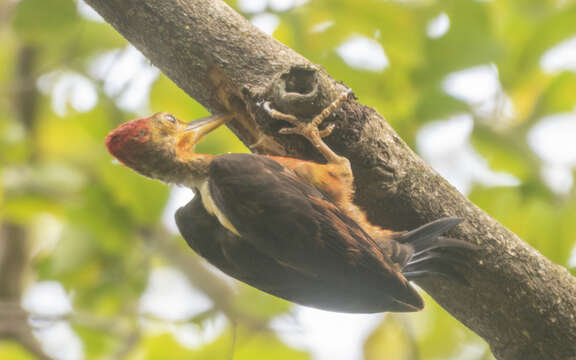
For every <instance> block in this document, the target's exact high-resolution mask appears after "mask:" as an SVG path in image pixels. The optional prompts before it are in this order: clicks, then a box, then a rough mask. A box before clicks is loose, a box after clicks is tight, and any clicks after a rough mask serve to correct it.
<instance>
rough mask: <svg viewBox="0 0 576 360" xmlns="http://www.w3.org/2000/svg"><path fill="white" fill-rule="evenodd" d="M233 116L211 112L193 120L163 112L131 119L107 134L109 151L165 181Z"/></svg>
mask: <svg viewBox="0 0 576 360" xmlns="http://www.w3.org/2000/svg"><path fill="white" fill-rule="evenodd" d="M228 120H230V117H226V116H209V117H206V118H202V119H198V120H195V121H192V122H185V121H182V120H179V119H177V118H176V117H175V116H173V115H172V114H169V113H165V112H160V113H156V114H154V115H152V116H150V117H146V118H141V119H136V120H132V121H128V122H126V123H124V124H122V125H120V126H118V127H117V128H116V129H114V130H113V131H112V132H110V134H108V136H107V137H106V146H107V147H108V151H109V152H110V153H111V154H112V155H113V156H114V157H115V158H116V159H118V160H119V161H120V162H121V163H123V164H124V165H126V166H128V167H129V168H131V169H133V170H135V171H137V172H139V173H140V174H142V175H144V176H148V177H151V178H156V179H160V180H164V181H170V179H165V177H166V175H170V174H169V173H170V172H173V171H176V170H177V168H178V166H179V164H180V163H181V162H182V160H185V159H186V158H190V157H193V156H194V155H195V153H194V146H195V145H196V144H197V143H198V142H199V141H200V140H201V139H202V138H203V137H204V135H206V134H208V133H209V132H211V131H212V130H214V129H216V128H217V127H219V126H220V125H222V124H224V123H226V122H227V121H228Z"/></svg>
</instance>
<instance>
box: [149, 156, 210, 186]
mask: <svg viewBox="0 0 576 360" xmlns="http://www.w3.org/2000/svg"><path fill="white" fill-rule="evenodd" d="M212 159H214V156H213V155H208V154H196V153H193V154H187V155H186V156H182V157H178V156H176V157H175V158H174V160H173V162H172V164H170V169H169V170H168V171H165V172H164V174H163V176H162V177H163V178H161V179H160V180H162V181H164V182H168V183H172V184H177V185H183V186H187V187H190V188H198V187H199V186H200V185H201V184H202V183H203V182H205V181H206V179H207V178H208V168H209V166H210V163H211V162H212Z"/></svg>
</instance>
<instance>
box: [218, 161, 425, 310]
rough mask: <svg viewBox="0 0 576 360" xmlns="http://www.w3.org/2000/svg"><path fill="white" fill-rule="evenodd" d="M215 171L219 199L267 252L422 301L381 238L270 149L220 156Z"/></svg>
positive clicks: (384, 298) (338, 282)
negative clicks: (271, 154)
mask: <svg viewBox="0 0 576 360" xmlns="http://www.w3.org/2000/svg"><path fill="white" fill-rule="evenodd" d="M209 178H210V183H209V186H210V194H211V197H212V199H213V201H214V204H215V205H216V206H217V207H218V208H219V209H220V211H221V213H222V214H224V215H225V216H226V218H227V219H228V220H229V221H230V222H231V223H232V225H233V226H234V227H235V228H236V229H237V230H238V232H239V234H240V237H241V238H242V239H243V240H244V241H246V242H248V243H250V244H251V245H252V246H253V247H254V248H255V249H257V250H258V251H259V252H261V253H262V254H264V255H266V256H268V257H270V258H272V259H274V260H275V261H277V262H278V263H281V264H282V265H283V266H286V267H289V268H291V269H293V270H294V271H297V272H300V273H301V274H302V275H303V276H306V277H308V278H316V279H322V280H323V281H326V282H328V283H331V284H333V285H334V286H335V287H341V288H342V290H343V291H346V289H348V290H349V291H350V292H351V293H354V292H357V293H358V296H363V297H376V298H378V299H379V301H380V302H381V303H382V302H387V303H391V302H394V303H396V304H401V305H394V306H396V308H397V309H396V311H408V310H407V309H408V308H410V307H411V308H412V310H414V309H418V308H421V307H422V305H423V304H422V301H421V299H420V297H419V296H418V295H417V294H416V292H415V291H414V290H413V288H412V287H410V285H409V284H408V282H407V280H406V279H405V278H404V277H403V276H402V275H401V273H400V272H399V270H400V269H399V267H396V266H395V265H394V264H392V263H391V262H390V261H389V259H386V258H385V257H384V255H383V254H382V252H381V249H380V248H379V246H378V245H377V244H376V243H375V242H374V240H372V239H371V238H370V236H369V235H367V234H366V232H365V231H364V230H363V229H362V228H361V227H360V226H359V225H358V224H357V223H356V222H355V221H353V220H352V219H350V218H349V217H348V216H346V215H345V214H344V213H343V212H342V211H341V210H340V209H339V208H338V207H337V206H335V204H334V203H333V202H332V201H331V200H330V199H329V198H327V197H326V196H325V195H324V194H323V193H321V192H320V191H319V190H318V189H316V188H315V187H313V186H311V185H310V184H307V183H305V182H302V181H300V180H299V179H298V178H297V177H296V176H295V175H294V174H293V173H292V171H291V170H289V169H287V168H285V167H283V166H282V165H281V164H279V163H277V162H276V161H274V160H272V159H269V158H267V157H264V156H258V155H252V154H228V155H221V156H218V157H217V158H215V159H214V160H213V161H212V163H211V165H210V170H209ZM360 293H362V294H360ZM394 306H392V305H390V307H394ZM400 307H402V308H403V310H398V308H400ZM388 310H392V309H388Z"/></svg>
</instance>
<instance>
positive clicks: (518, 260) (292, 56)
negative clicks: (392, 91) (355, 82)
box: [87, 0, 576, 360]
mask: <svg viewBox="0 0 576 360" xmlns="http://www.w3.org/2000/svg"><path fill="white" fill-rule="evenodd" d="M87 2H88V3H89V4H90V5H91V6H93V7H94V8H95V9H96V10H97V11H98V12H99V13H100V14H101V15H102V16H103V17H104V18H105V19H106V21H108V22H109V23H110V24H112V26H114V27H115V28H116V29H117V30H118V31H119V32H120V33H121V34H122V35H123V36H124V37H126V39H128V41H130V42H131V43H132V44H133V45H134V46H135V47H136V48H138V49H139V50H140V51H141V52H142V53H143V54H144V55H145V56H146V57H148V58H149V59H150V60H151V61H152V63H153V64H154V65H156V66H157V67H158V68H160V69H161V70H162V71H163V72H164V73H165V74H166V75H168V76H169V77H170V78H171V79H172V80H173V81H174V82H175V83H176V84H178V85H179V86H180V87H181V88H182V89H183V90H184V91H186V92H187V93H188V94H189V95H190V96H191V97H193V98H194V99H196V100H197V101H198V102H200V103H201V104H202V105H203V106H205V107H206V108H207V109H209V110H210V111H212V112H213V113H219V112H233V113H235V114H236V115H237V119H236V120H235V121H234V122H232V123H231V124H230V127H231V128H232V130H233V131H234V132H235V133H236V134H237V135H238V136H239V137H240V139H241V140H242V141H244V142H245V143H246V144H248V145H250V144H254V143H257V145H256V146H254V150H256V151H258V152H261V153H277V154H278V153H285V154H288V155H290V156H295V157H300V158H304V159H312V160H319V159H320V157H319V156H318V154H316V153H315V152H314V150H313V149H311V148H310V147H309V146H308V145H307V144H306V142H305V141H303V140H301V139H299V138H298V137H296V136H281V135H278V134H277V129H278V128H279V127H280V126H281V125H282V124H279V123H278V122H275V121H272V120H269V119H267V118H266V117H264V116H263V114H262V111H261V110H260V109H259V107H258V106H257V102H258V101H260V100H262V99H267V100H272V102H273V104H274V105H275V106H276V107H278V108H280V109H281V110H284V111H287V112H293V113H294V112H296V111H295V110H294V109H300V111H299V113H298V115H300V116H302V117H308V116H310V115H311V114H314V113H315V112H318V110H320V109H321V108H322V107H323V106H325V105H327V104H328V103H329V102H330V99H333V98H334V96H335V95H336V94H338V93H339V92H340V91H342V89H343V87H342V85H340V84H338V83H337V82H336V81H335V80H333V79H331V78H330V77H329V76H328V74H326V73H325V71H324V70H323V69H322V68H320V67H319V66H317V65H314V64H311V63H310V62H309V61H308V60H306V59H305V58H303V57H302V56H300V55H299V54H297V53H295V52H294V51H292V50H291V49H289V48H287V47H286V46H284V45H282V44H280V43H279V42H277V41H276V40H274V39H272V38H271V37H269V36H267V35H265V34H263V33H262V32H260V31H259V30H257V29H256V28H254V27H253V26H252V25H251V24H250V23H249V22H247V21H246V20H245V19H244V18H243V17H241V16H240V15H239V14H237V13H236V12H234V11H233V10H232V9H231V8H229V7H228V6H227V5H226V4H224V3H223V2H221V1H219V0H197V1H195V0H88V1H87ZM314 89H315V90H314ZM159 110H160V109H159ZM162 110H168V111H169V110H170V109H162ZM329 120H330V121H333V122H334V123H335V124H336V130H335V131H334V133H333V134H332V135H331V136H330V137H328V138H327V139H326V141H327V143H328V144H329V145H330V146H331V147H332V148H333V149H334V150H335V151H336V152H337V153H339V154H340V155H343V156H346V157H348V158H349V159H350V161H351V162H352V166H353V171H354V174H355V177H356V186H357V196H356V202H357V203H358V204H359V205H360V206H361V207H362V208H364V209H365V210H366V211H367V213H368V216H369V218H370V220H371V221H372V222H374V223H376V224H379V225H381V226H383V227H386V228H391V229H396V230H401V229H411V228H414V227H416V226H417V225H420V224H423V223H425V222H427V221H432V220H435V219H438V218H440V217H443V216H458V217H462V218H465V219H466V221H465V222H464V223H463V224H461V225H460V226H458V227H457V229H455V230H454V231H453V232H451V234H450V235H451V236H453V237H457V238H459V239H464V240H467V241H470V242H472V243H476V244H479V246H480V249H479V250H478V251H477V252H475V253H474V255H472V256H471V257H469V258H468V259H467V262H468V266H465V267H462V269H461V271H462V275H463V276H464V277H465V278H466V279H467V280H468V281H469V282H470V286H463V285H460V284H458V283H456V282H451V281H447V280H443V279H426V280H422V281H419V282H418V284H419V285H420V286H421V287H422V288H423V289H425V290H426V291H427V292H428V293H429V294H430V295H431V296H432V297H433V298H434V299H435V300H436V301H437V302H438V303H439V304H441V305H442V306H443V307H444V308H445V309H446V310H447V311H448V312H449V313H451V314H452V315H453V316H454V317H455V318H457V319H458V320H459V321H460V322H462V323H463V324H464V325H466V326H467V327H469V328H470V329H472V330H473V331H475V332H476V333H477V334H479V335H480V336H481V337H483V338H484V339H485V340H486V341H487V342H488V343H489V344H490V347H491V349H492V351H493V353H494V355H495V356H496V357H497V358H499V359H563V360H565V359H572V358H574V359H576V321H575V320H576V319H575V316H576V315H575V314H576V279H575V278H574V277H572V276H571V275H570V274H569V273H568V271H567V270H566V269H565V268H563V267H561V266H558V265H556V264H553V263H551V262H550V261H549V260H547V259H546V258H544V257H543V256H542V255H541V254H540V253H538V251H536V250H535V249H533V248H531V247H530V246H529V245H527V244H526V243H525V242H523V241H522V240H521V239H519V238H518V237H517V236H516V235H515V234H513V233H512V232H511V231H509V230H508V229H506V228H505V227H503V226H502V225H500V224H499V223H498V222H497V221H495V220H494V219H493V218H491V217H490V216H489V215H487V214H486V213H484V212H483V211H482V210H481V209H479V208H478V207H477V206H475V205H474V204H472V203H471V202H470V201H468V200H467V199H466V198H465V197H464V196H462V194H460V193H459V192H458V191H456V190H455V189H454V188H453V187H452V186H450V185H449V184H448V183H447V182H446V181H445V180H444V179H443V178H442V177H440V176H439V175H438V174H437V173H436V172H435V171H434V170H432V169H431V168H430V167H429V166H428V165H426V164H425V163H424V162H423V161H422V160H421V159H420V158H419V157H418V156H417V155H415V154H414V153H413V152H412V151H411V150H410V148H409V147H408V146H407V145H406V144H405V143H404V142H403V141H402V140H401V139H400V138H399V137H398V135H397V134H396V133H395V132H394V130H393V129H391V128H390V126H389V125H388V124H387V123H386V122H385V121H384V119H383V118H382V117H381V116H380V115H379V114H378V113H376V112H375V111H374V110H373V109H371V108H368V107H365V106H363V105H361V104H359V103H357V102H355V101H348V102H347V103H345V104H344V105H343V106H342V107H341V109H339V110H337V111H336V113H335V116H333V117H332V118H330V119H329ZM263 134H265V136H262V135H263Z"/></svg>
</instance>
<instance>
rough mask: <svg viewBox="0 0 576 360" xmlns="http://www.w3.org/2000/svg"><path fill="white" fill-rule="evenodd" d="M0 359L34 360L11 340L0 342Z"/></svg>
mask: <svg viewBox="0 0 576 360" xmlns="http://www.w3.org/2000/svg"><path fill="white" fill-rule="evenodd" d="M0 359H7V360H8V359H9V360H34V359H36V357H35V356H33V355H32V354H30V353H29V352H28V351H26V350H25V349H24V348H23V347H22V346H21V345H20V344H18V343H16V342H15V341H13V340H0Z"/></svg>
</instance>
